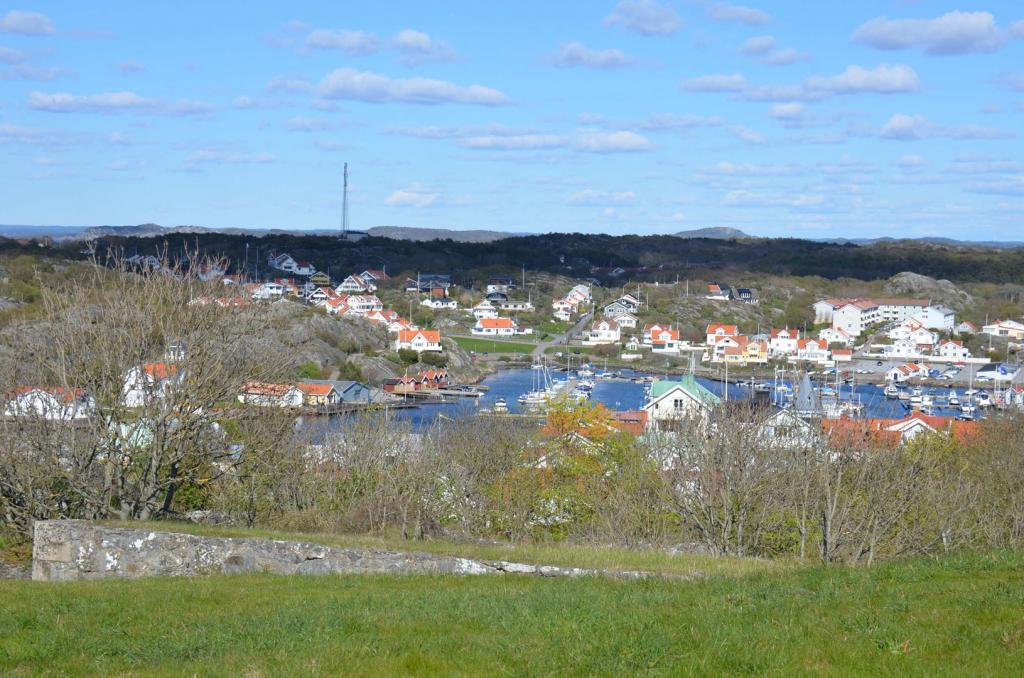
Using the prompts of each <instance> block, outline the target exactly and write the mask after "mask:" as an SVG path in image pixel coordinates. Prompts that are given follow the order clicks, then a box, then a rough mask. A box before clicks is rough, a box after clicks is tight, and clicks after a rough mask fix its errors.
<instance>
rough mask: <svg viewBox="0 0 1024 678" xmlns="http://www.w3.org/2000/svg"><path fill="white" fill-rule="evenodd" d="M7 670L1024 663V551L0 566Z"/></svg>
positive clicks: (476, 671) (624, 671) (735, 668)
mask: <svg viewBox="0 0 1024 678" xmlns="http://www.w3.org/2000/svg"><path fill="white" fill-rule="evenodd" d="M0 608H2V614H0V674H3V675H33V674H47V675H84V674H90V675H126V674H127V675H174V676H179V675H204V676H205V675H223V676H276V675H387V676H391V675H453V674H454V675H474V676H479V675H564V674H569V675H580V676H590V675H607V676H631V675H637V674H657V675H713V676H718V675H751V674H757V675H760V674H770V675H780V676H783V675H786V676H788V675H806V674H827V675H844V676H845V675H863V676H876V675H928V676H932V675H1020V674H1021V671H1022V668H1024V557H1022V556H1021V555H1018V554H992V555H983V556H962V557H949V558H945V559H943V560H939V561H923V560H922V561H908V562H897V563H889V564H884V565H881V566H877V567H875V568H873V569H847V568H839V567H836V568H831V569H829V568H822V567H802V568H787V569H784V570H779V571H770V572H764V573H761V574H752V575H747V576H739V577H732V576H719V577H713V578H710V579H708V580H705V581H698V582H682V581H669V580H647V581H640V582H628V581H615V580H609V579H602V578H586V579H577V580H568V579H543V578H536V577H514V576H504V577H461V578H460V577H455V576H433V577H432V576H325V577H288V576H275V575H245V576H236V577H225V576H214V577H208V578H207V577H203V578H195V579H174V578H158V579H147V580H118V581H97V582H76V583H65V584H45V583H37V582H24V581H2V582H0Z"/></svg>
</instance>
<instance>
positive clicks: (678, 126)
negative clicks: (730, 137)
mask: <svg viewBox="0 0 1024 678" xmlns="http://www.w3.org/2000/svg"><path fill="white" fill-rule="evenodd" d="M721 124H722V119H721V118H717V117H714V116H707V117H705V116H699V115H676V114H674V113H654V114H652V115H650V116H648V118H647V119H646V120H644V121H642V122H640V123H639V124H638V125H637V128H639V129H642V130H649V131H652V132H663V131H667V130H686V129H693V128H695V127H717V126H719V125H721Z"/></svg>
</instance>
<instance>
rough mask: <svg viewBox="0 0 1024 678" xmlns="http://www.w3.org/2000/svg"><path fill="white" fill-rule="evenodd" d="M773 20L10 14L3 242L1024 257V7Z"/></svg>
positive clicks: (603, 9)
mask: <svg viewBox="0 0 1024 678" xmlns="http://www.w3.org/2000/svg"><path fill="white" fill-rule="evenodd" d="M751 1H752V2H755V4H752V5H740V4H733V3H727V2H714V1H712V0H708V1H702V0H672V1H666V2H662V1H660V0H621V1H620V2H617V3H616V2H615V0H606V1H604V2H599V1H598V0H586V1H583V0H580V1H574V2H569V1H566V2H516V3H497V2H479V1H478V0H473V1H466V2H462V1H458V2H457V1H453V0H448V1H446V2H424V1H423V0H419V1H410V2H362V3H355V2H344V3H342V2H328V1H324V2H305V1H303V0H295V1H293V2H289V3H278V2H273V3H271V2H260V3H256V2H241V1H230V2H229V1H225V2H214V3H211V2H191V1H181V0H179V1H177V2H173V3H171V2H137V1H136V2H105V3H100V4H99V5H97V4H96V3H86V2H71V1H70V0H68V1H66V2H51V3H34V4H32V5H26V4H18V5H5V4H4V3H0V223H7V224H67V225H92V224H135V223H142V222H156V223H160V224H164V225H177V224H201V225H207V226H220V227H225V226H246V227H254V228H266V227H277V228H296V229H302V228H332V227H336V226H338V225H339V223H340V213H341V167H342V163H343V162H346V161H347V162H348V163H349V166H350V177H351V178H350V187H351V188H350V218H351V224H352V226H353V227H355V228H368V227H371V226H377V225H385V224H388V225H404V226H416V227H438V228H457V229H466V228H491V229H500V230H512V231H531V232H541V231H554V230H558V231H585V232H606V233H614V234H623V233H672V232H676V231H679V230H685V229H692V228H700V227H706V226H732V227H736V228H740V229H743V230H745V231H747V232H749V233H753V234H757V235H768V236H775V235H786V234H791V235H798V236H808V237H826V236H847V237H867V236H880V235H906V236H920V235H944V236H950V237H958V238H965V239H1021V238H1022V237H1024V152H1022V151H1024V143H1022V136H1024V125H1022V123H1024V4H1022V3H1020V2H1019V1H1011V0H1003V1H1002V2H994V1H989V2H987V3H984V4H981V5H964V4H962V3H960V2H956V3H951V2H944V1H940V0H919V1H913V0H889V1H873V0H864V1H862V2H856V3H851V2H823V3H807V2H792V1H788V0H780V1H777V2H768V1H763V0H751ZM97 7H101V9H97Z"/></svg>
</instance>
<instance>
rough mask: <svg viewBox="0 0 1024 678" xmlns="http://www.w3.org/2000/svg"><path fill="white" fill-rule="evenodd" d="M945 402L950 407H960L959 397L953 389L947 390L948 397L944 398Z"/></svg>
mask: <svg viewBox="0 0 1024 678" xmlns="http://www.w3.org/2000/svg"><path fill="white" fill-rule="evenodd" d="M946 402H947V403H949V404H950V406H951V407H959V406H960V396H958V395H957V394H956V389H955V388H951V389H949V395H948V396H946Z"/></svg>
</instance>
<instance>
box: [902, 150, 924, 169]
mask: <svg viewBox="0 0 1024 678" xmlns="http://www.w3.org/2000/svg"><path fill="white" fill-rule="evenodd" d="M897 164H898V165H899V166H900V167H901V168H903V169H905V170H916V169H919V168H921V167H924V166H925V165H927V164H928V161H927V160H925V159H924V158H923V157H921V156H920V155H914V154H907V155H901V156H900V159H899V161H898V162H897Z"/></svg>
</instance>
